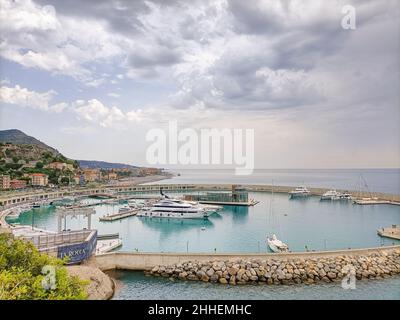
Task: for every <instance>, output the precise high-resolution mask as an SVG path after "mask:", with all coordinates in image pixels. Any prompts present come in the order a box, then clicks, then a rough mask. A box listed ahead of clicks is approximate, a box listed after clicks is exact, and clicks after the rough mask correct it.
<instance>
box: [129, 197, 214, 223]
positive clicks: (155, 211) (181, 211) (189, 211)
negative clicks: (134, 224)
mask: <svg viewBox="0 0 400 320" xmlns="http://www.w3.org/2000/svg"><path fill="white" fill-rule="evenodd" d="M209 214H210V212H209V211H207V210H206V209H205V208H204V207H202V206H199V205H196V204H190V203H188V202H186V201H182V200H178V199H169V198H164V199H162V200H160V201H158V202H156V203H155V204H153V206H152V207H151V208H147V209H146V208H144V209H143V210H141V211H139V212H138V214H137V216H138V217H157V218H177V219H203V218H207V217H208V215H209Z"/></svg>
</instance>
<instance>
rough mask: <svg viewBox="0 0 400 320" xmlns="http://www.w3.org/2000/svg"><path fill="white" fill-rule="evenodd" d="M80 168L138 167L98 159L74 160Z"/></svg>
mask: <svg viewBox="0 0 400 320" xmlns="http://www.w3.org/2000/svg"><path fill="white" fill-rule="evenodd" d="M76 161H78V163H79V167H81V168H82V169H122V168H129V169H137V168H139V167H137V166H133V165H130V164H125V163H118V162H107V161H99V160H76Z"/></svg>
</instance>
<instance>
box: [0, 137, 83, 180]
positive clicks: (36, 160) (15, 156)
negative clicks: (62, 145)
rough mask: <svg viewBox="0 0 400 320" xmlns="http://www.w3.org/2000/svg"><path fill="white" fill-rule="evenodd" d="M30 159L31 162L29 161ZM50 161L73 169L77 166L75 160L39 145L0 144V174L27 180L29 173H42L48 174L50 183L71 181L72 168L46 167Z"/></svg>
mask: <svg viewBox="0 0 400 320" xmlns="http://www.w3.org/2000/svg"><path fill="white" fill-rule="evenodd" d="M30 161H33V162H32V163H30ZM52 162H63V163H67V164H71V165H72V167H73V170H75V169H78V168H79V164H78V162H77V161H76V160H71V159H68V158H66V157H65V156H63V155H62V154H60V153H59V152H54V151H53V150H52V149H50V150H49V149H46V148H43V147H42V146H40V145H26V144H19V145H14V144H8V145H7V144H5V143H2V144H0V175H2V174H7V175H10V177H11V179H23V180H27V181H29V177H28V175H29V174H31V173H44V174H46V175H48V177H49V183H50V184H54V185H58V184H63V185H66V184H68V183H69V182H70V181H73V176H74V172H73V170H58V169H50V168H46V166H47V165H48V164H50V163H52Z"/></svg>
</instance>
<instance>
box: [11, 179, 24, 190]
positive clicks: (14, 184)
mask: <svg viewBox="0 0 400 320" xmlns="http://www.w3.org/2000/svg"><path fill="white" fill-rule="evenodd" d="M24 188H26V180H17V179H13V180H11V181H10V189H24Z"/></svg>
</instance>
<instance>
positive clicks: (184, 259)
mask: <svg viewBox="0 0 400 320" xmlns="http://www.w3.org/2000/svg"><path fill="white" fill-rule="evenodd" d="M90 264H93V265H95V266H96V267H99V268H100V269H101V270H114V269H115V270H141V271H144V272H145V273H146V274H149V275H153V276H161V277H168V278H173V279H175V278H176V279H182V280H192V281H207V282H215V283H231V284H245V283H257V282H261V283H267V284H290V283H317V282H321V281H326V282H331V281H337V280H341V279H342V278H343V276H344V275H345V273H344V270H343V268H347V270H348V272H351V270H353V269H352V268H354V275H355V276H356V278H358V279H365V278H368V279H373V278H385V277H389V276H391V275H395V274H399V273H400V246H390V247H378V248H367V249H350V250H337V251H320V252H300V253H277V254H275V253H270V254H268V253H267V254H265V253H264V254H261V253H260V254H257V253H255V254H251V253H249V254H228V253H227V254H223V253H219V254H217V253H213V254H206V253H139V252H111V253H106V254H102V255H98V256H96V257H95V258H94V259H92V260H91V261H90ZM346 266H347V267H346ZM349 268H350V270H349ZM345 270H346V269H345ZM346 272H347V271H346Z"/></svg>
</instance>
